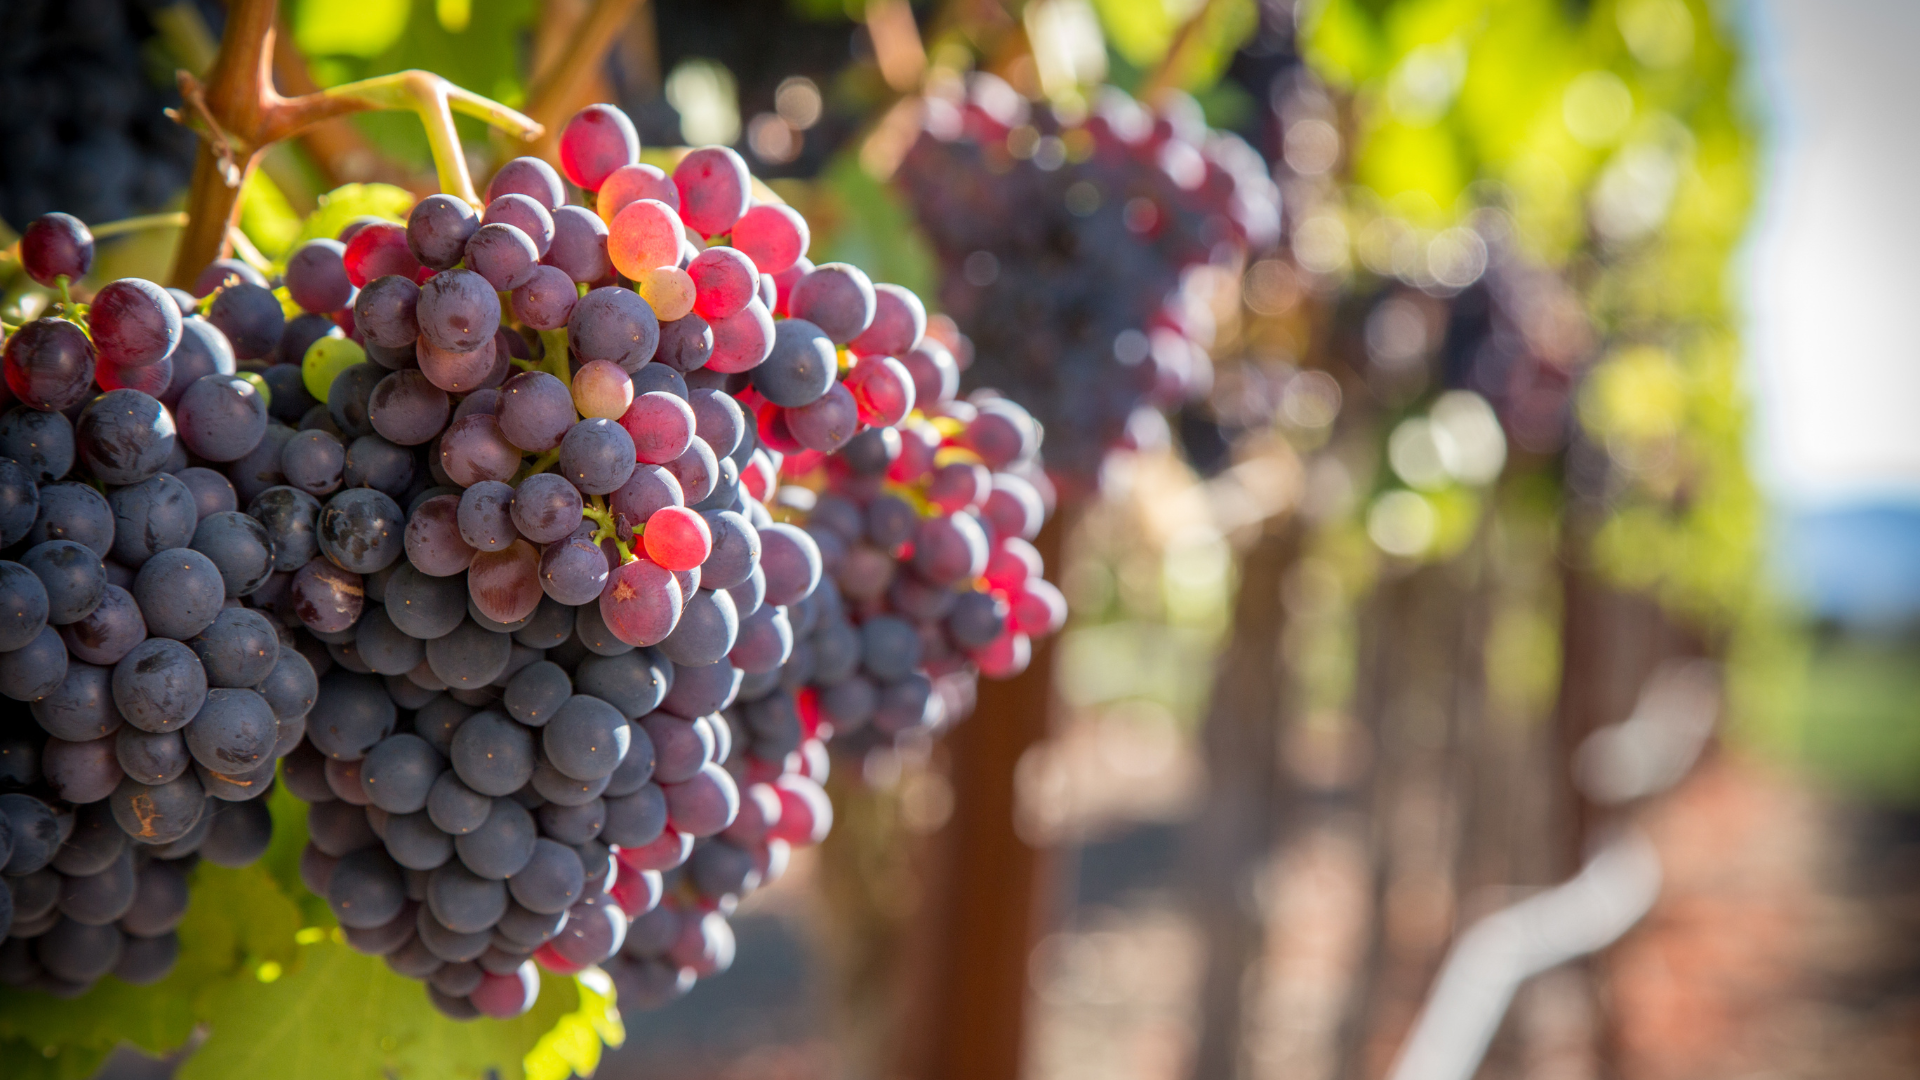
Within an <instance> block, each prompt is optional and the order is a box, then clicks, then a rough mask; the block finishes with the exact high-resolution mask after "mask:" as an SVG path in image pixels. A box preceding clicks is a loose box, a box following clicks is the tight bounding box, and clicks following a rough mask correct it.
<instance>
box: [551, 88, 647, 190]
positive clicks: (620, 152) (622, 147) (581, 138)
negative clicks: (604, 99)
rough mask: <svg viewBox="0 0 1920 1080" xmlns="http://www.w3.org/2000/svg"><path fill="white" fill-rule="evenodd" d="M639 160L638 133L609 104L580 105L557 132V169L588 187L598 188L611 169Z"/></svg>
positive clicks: (624, 116)
mask: <svg viewBox="0 0 1920 1080" xmlns="http://www.w3.org/2000/svg"><path fill="white" fill-rule="evenodd" d="M639 160H640V135H639V133H638V132H636V131H634V130H633V121H632V120H629V119H627V114H626V113H624V112H621V111H620V110H619V109H617V108H615V107H614V106H612V105H589V106H587V107H586V108H584V109H581V110H580V111H579V112H577V113H574V114H573V119H571V120H568V121H567V126H566V127H565V128H564V129H562V130H561V132H560V171H562V172H564V173H566V174H567V179H569V180H571V181H573V182H574V183H576V184H578V185H580V186H581V187H583V188H586V189H587V190H588V191H599V190H600V185H601V184H603V183H605V182H606V179H607V177H608V176H610V175H612V174H613V172H614V170H616V169H618V168H620V167H621V166H623V165H631V164H633V163H634V162H636V161H639Z"/></svg>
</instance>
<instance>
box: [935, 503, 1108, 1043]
mask: <svg viewBox="0 0 1920 1080" xmlns="http://www.w3.org/2000/svg"><path fill="white" fill-rule="evenodd" d="M1076 517H1077V515H1076V514H1075V513H1074V512H1073V508H1072V507H1071V506H1070V505H1068V504H1066V503H1062V505H1061V507H1060V509H1059V512H1057V513H1056V514H1055V515H1054V517H1053V519H1052V520H1050V521H1049V522H1047V525H1046V528H1044V529H1042V530H1041V532H1040V535H1039V537H1038V538H1037V539H1036V540H1035V541H1034V546H1035V547H1036V548H1038V549H1039V551H1040V554H1041V556H1042V558H1044V559H1045V560H1046V564H1047V567H1048V569H1049V571H1053V570H1054V569H1055V568H1056V567H1058V566H1059V565H1060V553H1061V550H1062V548H1063V547H1064V544H1063V538H1064V537H1065V535H1066V533H1067V532H1068V530H1069V529H1070V528H1071V527H1072V523H1073V520H1074V519H1075V518H1076ZM1057 643H1058V638H1057V637H1054V638H1049V639H1047V640H1045V641H1042V642H1038V643H1036V644H1035V646H1034V650H1033V662H1032V663H1031V664H1030V665H1029V666H1028V667H1027V670H1026V671H1025V672H1024V673H1022V674H1021V675H1019V676H1018V677H1016V678H1012V679H1008V680H1006V681H1004V682H994V681H992V680H988V679H982V680H981V681H980V694H979V701H978V703H977V705H976V706H975V708H974V711H973V715H972V716H970V717H968V718H967V719H966V720H965V721H963V722H962V723H960V724H959V725H957V726H956V727H955V728H954V729H953V731H952V733H951V734H949V735H948V736H947V737H946V750H947V757H948V761H949V763H950V764H949V772H948V777H949V781H950V783H951V784H952V789H953V812H952V814H951V816H950V817H949V818H948V820H947V823H946V825H945V827H944V828H942V829H941V830H940V831H939V832H938V833H936V834H935V835H934V837H933V838H932V842H933V845H934V849H935V852H936V861H937V862H939V863H940V864H941V866H940V870H939V872H938V880H939V885H938V887H937V888H934V889H932V890H930V893H929V895H928V897H927V899H926V905H927V906H926V915H925V918H927V919H928V920H929V921H930V923H931V925H930V926H929V927H928V928H927V934H926V938H925V941H926V943H927V945H928V947H927V948H926V949H925V950H924V953H923V955H924V958H925V962H926V964H927V965H928V970H927V971H926V972H924V976H925V977H924V978H923V979H922V980H920V981H919V984H918V985H919V986H920V988H921V991H922V993H923V994H924V995H925V998H926V1000H925V1001H924V1002H916V1003H914V1007H911V1009H910V1011H911V1012H912V1013H913V1015H914V1016H915V1018H916V1019H917V1020H919V1021H920V1023H922V1024H924V1025H925V1026H924V1028H923V1029H922V1030H921V1031H919V1032H917V1033H915V1036H914V1037H913V1040H912V1041H913V1043H914V1045H912V1046H910V1047H906V1048H905V1053H904V1057H905V1058H906V1059H907V1061H906V1064H905V1068H904V1075H906V1076H909V1077H912V1078H914V1080H989V1078H991V1080H1015V1078H1017V1077H1018V1076H1019V1075H1020V1072H1021V1067H1022V1064H1023V1062H1024V1058H1025V1054H1026V1044H1027V1021H1028V1016H1027V999H1028V964H1029V959H1030V957H1031V956H1032V953H1033V948H1034V946H1035V945H1037V944H1038V943H1039V941H1040V938H1041V937H1042V936H1043V935H1044V934H1045V933H1046V930H1047V927H1048V924H1049V923H1051V922H1052V916H1053V911H1054V907H1055V900H1056V897H1055V892H1056V888H1055V886H1056V883H1057V881H1058V872H1057V860H1056V856H1055V853H1054V852H1052V851H1051V850H1049V849H1046V848H1041V847H1035V846H1034V845H1033V844H1031V843H1029V842H1028V841H1027V839H1026V838H1024V837H1022V836H1021V835H1020V832H1019V829H1018V828H1017V825H1016V816H1017V814H1018V812H1019V811H1018V803H1019V793H1018V791H1017V788H1016V781H1015V770H1016V769H1017V768H1018V766H1019V764H1020V760H1021V758H1022V757H1023V756H1024V755H1025V754H1026V753H1027V751H1028V750H1030V749H1032V748H1033V747H1034V746H1036V745H1038V744H1039V743H1040V742H1041V741H1043V740H1044V739H1045V738H1046V737H1047V734H1048V732H1049V730H1050V727H1051V720H1052V714H1053V706H1054V698H1053V664H1054V656H1055V649H1056V648H1057Z"/></svg>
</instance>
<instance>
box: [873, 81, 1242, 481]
mask: <svg viewBox="0 0 1920 1080" xmlns="http://www.w3.org/2000/svg"><path fill="white" fill-rule="evenodd" d="M923 103H924V115H925V125H924V130H923V131H922V132H921V134H920V136H919V138H918V139H917V140H916V141H915V143H914V144H913V146H912V147H911V148H910V149H909V150H908V152H907V154H906V156H905V158H904V160H903V161H902V163H901V166H900V168H899V170H898V172H897V173H896V182H897V183H898V184H899V185H900V187H901V188H902V189H903V190H904V191H905V192H906V194H907V196H908V198H909V199H910V200H911V201H912V203H913V205H914V210H915V215H916V217H917V219H918V220H919V222H920V224H921V226H922V228H924V229H925V230H926V233H927V235H928V236H929V238H930V239H931V240H932V241H933V244H934V247H935V249H936V251H937V253H938V255H939V257H940V260H941V263H942V271H943V273H942V280H943V285H942V288H941V296H940V298H941V301H942V304H943V306H944V308H945V310H946V311H947V312H948V313H949V314H950V315H951V316H952V317H953V318H954V319H955V320H956V321H957V322H958V324H959V325H960V327H961V328H962V329H963V330H965V331H966V333H967V335H968V336H969V337H970V338H971V339H972V341H973V342H974V344H975V345H976V347H977V351H976V352H975V354H974V360H973V365H972V366H971V367H970V368H969V370H968V379H969V381H970V382H971V383H973V384H975V385H979V386H987V387H993V388H995V389H997V390H999V391H1001V392H1003V393H1005V394H1006V395H1008V396H1010V397H1012V398H1014V399H1016V400H1018V401H1019V402H1020V403H1022V404H1023V405H1025V406H1027V407H1028V408H1029V409H1031V410H1032V411H1033V412H1034V414H1035V415H1036V416H1037V417H1038V418H1039V419H1040V421H1041V422H1042V423H1043V424H1044V425H1045V427H1046V430H1047V432H1048V435H1049V442H1048V459H1047V466H1048V468H1049V469H1050V470H1052V471H1053V473H1054V475H1055V476H1056V477H1057V478H1059V479H1060V480H1061V481H1062V482H1063V483H1065V484H1068V485H1071V486H1072V487H1075V488H1080V489H1085V488H1088V487H1090V486H1091V485H1092V484H1093V483H1094V482H1095V481H1096V480H1097V477H1098V471H1099V466H1100V462H1101V460H1102V458H1103V457H1104V455H1105V454H1106V453H1107V452H1108V451H1109V450H1111V449H1114V448H1117V447H1127V446H1137V445H1141V444H1142V443H1144V442H1146V441H1148V440H1150V439H1158V438H1163V437H1164V430H1165V425H1164V423H1163V422H1162V421H1161V420H1160V417H1159V415H1158V413H1157V412H1156V411H1154V410H1155V409H1162V408H1171V407H1175V406H1178V405H1179V404H1181V403H1182V402H1183V401H1184V400H1186V399H1187V398H1188V397H1189V396H1190V395H1195V394H1200V393H1204V392H1205V391H1206V389H1207V388H1208V386H1209V384H1210V381H1211V371H1212V369H1211V362H1210V359H1209V357H1208V355H1207V352H1206V348H1207V346H1208V344H1209V343H1210V341H1211V338H1212V326H1211V324H1210V322H1209V319H1210V316H1209V315H1208V314H1207V313H1206V312H1205V311H1204V310H1201V309H1198V308H1197V306H1196V305H1192V304H1188V303H1186V302H1184V300H1183V299H1182V297H1181V286H1182V281H1183V278H1184V275H1185V273H1186V272H1187V271H1188V270H1189V269H1190V268H1192V267H1195V266H1199V265H1202V264H1208V263H1211V264H1216V265H1226V266H1233V265H1237V264H1238V263H1240V262H1241V261H1243V260H1244V259H1245V258H1246V256H1247V253H1248V252H1249V251H1250V250H1258V249H1260V248H1264V247H1267V246H1270V245H1271V244H1273V243H1274V242H1275V241H1276V240H1277V239H1278V236H1279V212H1280V207H1279V189H1278V188H1277V187H1276V186H1275V185H1274V183H1273V181H1272V179H1271V177H1270V176H1269V175H1268V172H1267V169H1266V165H1265V162H1264V161H1262V160H1261V158H1260V155H1259V153H1258V152H1257V151H1255V150H1253V149H1252V148H1251V147H1249V146H1247V145H1246V144H1245V143H1244V142H1242V141H1241V140H1240V139H1239V138H1237V137H1236V136H1233V135H1231V134H1226V133H1222V132H1218V131H1211V130H1209V129H1208V128H1207V126H1206V122H1205V119H1204V118H1203V117H1202V116H1201V114H1200V112H1199V109H1198V107H1197V106H1196V105H1195V104H1194V103H1193V102H1192V100H1191V99H1187V98H1184V97H1180V96H1178V95H1175V96H1174V97H1172V98H1169V99H1168V101H1167V102H1166V103H1165V104H1163V106H1162V107H1161V109H1160V111H1158V112H1154V111H1150V110H1149V109H1147V108H1146V107H1145V106H1143V105H1141V104H1140V103H1138V102H1136V101H1134V100H1133V99H1131V98H1129V97H1127V96H1126V95H1125V94H1124V93H1122V92H1121V91H1119V90H1116V89H1113V88H1105V89H1103V90H1102V91H1101V92H1100V95H1099V96H1098V98H1097V99H1096V101H1095V103H1094V106H1093V108H1091V109H1090V110H1089V111H1088V114H1087V115H1086V116H1085V117H1084V118H1071V117H1063V116H1062V115H1060V114H1059V113H1057V112H1055V111H1054V110H1053V109H1052V108H1050V107H1048V106H1046V105H1034V104H1032V103H1029V102H1028V101H1026V100H1025V99H1024V98H1022V97H1021V96H1020V95H1019V94H1018V93H1017V92H1015V91H1014V90H1013V89H1012V88H1011V87H1009V86H1008V85H1007V84H1006V83H1005V82H1003V81H1001V80H1000V79H998V78H996V77H994V76H992V75H987V74H976V75H974V76H972V77H970V79H969V81H968V82H967V84H966V86H965V92H964V93H961V94H955V95H953V96H942V95H940V94H938V93H935V94H930V95H928V96H927V97H926V98H924V99H923Z"/></svg>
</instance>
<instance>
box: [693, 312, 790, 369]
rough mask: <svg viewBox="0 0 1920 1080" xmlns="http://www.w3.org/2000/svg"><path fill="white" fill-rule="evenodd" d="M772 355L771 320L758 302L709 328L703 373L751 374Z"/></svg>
mask: <svg viewBox="0 0 1920 1080" xmlns="http://www.w3.org/2000/svg"><path fill="white" fill-rule="evenodd" d="M772 353H773V316H772V315H771V314H770V313H769V312H768V311H767V307H766V305H765V304H762V303H761V302H760V301H759V299H758V298H755V299H754V300H753V301H752V302H750V303H748V304H747V306H746V307H744V308H741V309H740V310H739V311H737V312H735V313H734V314H732V315H729V316H727V317H726V318H724V319H721V320H719V321H718V322H716V323H714V324H713V354H712V355H711V356H709V357H708V358H707V364H706V366H707V369H708V370H710V371H718V372H722V373H724V374H728V375H732V374H736V373H738V372H742V371H752V370H753V369H754V368H757V367H759V366H760V365H761V364H762V363H763V362H765V361H766V359H767V357H768V356H769V355H771V354H772Z"/></svg>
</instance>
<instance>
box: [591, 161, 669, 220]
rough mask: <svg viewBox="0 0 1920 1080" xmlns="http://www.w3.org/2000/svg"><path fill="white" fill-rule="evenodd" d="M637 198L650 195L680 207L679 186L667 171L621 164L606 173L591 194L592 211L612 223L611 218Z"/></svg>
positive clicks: (649, 197) (646, 166)
mask: <svg viewBox="0 0 1920 1080" xmlns="http://www.w3.org/2000/svg"><path fill="white" fill-rule="evenodd" d="M640 199H652V200H654V201H656V202H662V203H665V204H667V206H669V207H671V208H672V209H673V210H675V211H678V210H679V209H680V189H679V188H676V187H674V186H673V181H672V180H671V179H669V178H668V176H667V174H666V173H663V172H661V171H660V170H659V169H657V168H655V167H654V166H652V165H622V166H620V167H619V168H617V169H615V170H613V172H612V173H610V174H608V176H607V179H606V181H605V182H604V183H602V184H601V185H600V190H599V192H598V193H597V194H596V195H595V196H594V207H593V208H594V211H595V212H596V213H598V214H599V215H600V220H601V221H604V222H606V223H607V224H609V225H611V224H613V219H614V218H615V217H616V216H617V215H618V214H619V213H620V211H622V210H624V209H626V208H627V204H628V203H631V202H635V201H637V200H640Z"/></svg>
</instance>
